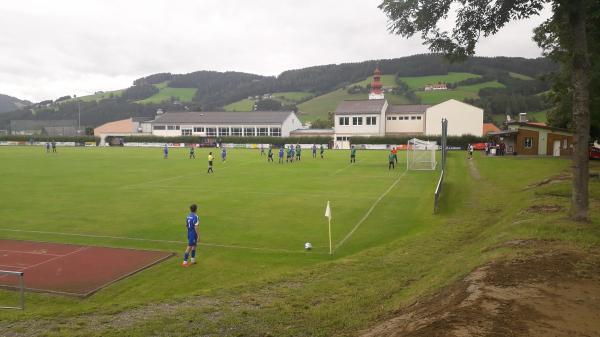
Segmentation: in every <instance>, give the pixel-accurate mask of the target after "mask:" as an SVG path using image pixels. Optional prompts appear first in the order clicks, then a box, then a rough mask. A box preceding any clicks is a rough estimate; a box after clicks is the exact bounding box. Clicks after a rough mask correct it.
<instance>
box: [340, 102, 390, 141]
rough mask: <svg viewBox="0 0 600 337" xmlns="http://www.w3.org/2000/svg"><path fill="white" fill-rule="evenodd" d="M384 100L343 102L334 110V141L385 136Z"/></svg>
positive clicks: (385, 105)
mask: <svg viewBox="0 0 600 337" xmlns="http://www.w3.org/2000/svg"><path fill="white" fill-rule="evenodd" d="M387 108H388V102H387V101H386V100H385V99H373V100H361V101H343V102H342V103H340V105H338V107H337V109H336V110H335V119H334V123H335V126H334V130H335V134H334V135H335V140H336V141H347V140H348V139H349V137H352V136H383V135H385V112H386V111H387Z"/></svg>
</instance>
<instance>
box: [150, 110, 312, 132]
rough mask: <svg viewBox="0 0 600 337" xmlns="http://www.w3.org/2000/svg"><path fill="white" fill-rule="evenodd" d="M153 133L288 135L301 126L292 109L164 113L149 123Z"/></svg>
mask: <svg viewBox="0 0 600 337" xmlns="http://www.w3.org/2000/svg"><path fill="white" fill-rule="evenodd" d="M151 125H152V134H153V135H155V136H206V137H226V136H238V137H242V136H243V137H254V136H273V137H289V135H290V132H291V131H293V130H296V129H301V128H302V123H301V122H300V120H299V119H298V117H297V116H296V114H295V113H294V112H292V111H247V112H225V111H208V112H168V113H164V114H161V115H159V116H157V117H156V119H155V120H154V121H152V122H151Z"/></svg>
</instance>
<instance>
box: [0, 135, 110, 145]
mask: <svg viewBox="0 0 600 337" xmlns="http://www.w3.org/2000/svg"><path fill="white" fill-rule="evenodd" d="M0 141H12V142H28V141H34V142H51V141H55V142H76V143H81V142H99V141H100V138H98V137H94V136H48V135H0Z"/></svg>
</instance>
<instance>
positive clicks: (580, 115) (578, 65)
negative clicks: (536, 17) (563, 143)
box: [563, 0, 590, 221]
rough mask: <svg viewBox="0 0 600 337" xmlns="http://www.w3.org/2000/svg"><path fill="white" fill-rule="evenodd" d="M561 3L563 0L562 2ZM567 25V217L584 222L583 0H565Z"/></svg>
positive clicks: (586, 139) (585, 55) (587, 128)
mask: <svg viewBox="0 0 600 337" xmlns="http://www.w3.org/2000/svg"><path fill="white" fill-rule="evenodd" d="M563 3H564V2H563ZM567 3H569V4H568V5H567V6H568V11H569V12H568V13H569V28H570V31H571V34H569V35H571V38H572V41H571V43H572V46H573V47H572V48H573V49H572V60H573V61H572V62H573V63H572V67H573V75H572V76H573V77H572V79H571V83H572V86H573V124H574V128H575V138H574V142H575V144H574V146H575V147H574V152H573V167H572V169H573V186H572V197H571V216H572V217H573V219H575V220H577V221H588V220H589V217H588V210H589V201H588V180H589V154H588V146H589V137H590V105H589V77H588V69H589V60H588V48H587V36H586V30H585V29H586V22H585V21H586V8H587V6H586V5H585V3H586V0H571V1H568V2H567Z"/></svg>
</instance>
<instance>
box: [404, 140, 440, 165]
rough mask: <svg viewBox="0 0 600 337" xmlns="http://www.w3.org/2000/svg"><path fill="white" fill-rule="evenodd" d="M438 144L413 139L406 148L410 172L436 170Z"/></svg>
mask: <svg viewBox="0 0 600 337" xmlns="http://www.w3.org/2000/svg"><path fill="white" fill-rule="evenodd" d="M437 149H438V146H437V142H434V141H427V140H420V139H417V138H412V139H410V140H409V141H408V144H407V147H406V168H407V169H408V170H435V165H436V161H435V151H436V150H437Z"/></svg>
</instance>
